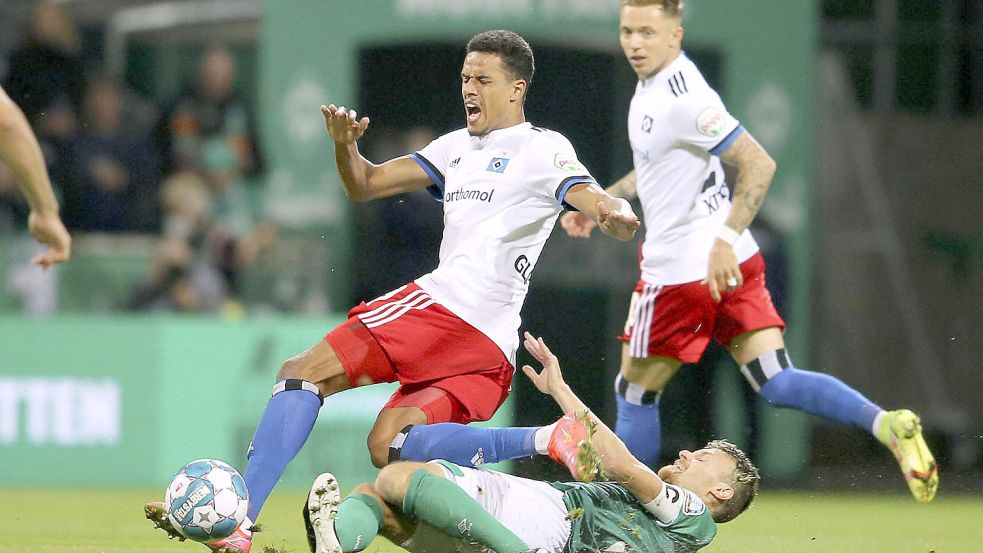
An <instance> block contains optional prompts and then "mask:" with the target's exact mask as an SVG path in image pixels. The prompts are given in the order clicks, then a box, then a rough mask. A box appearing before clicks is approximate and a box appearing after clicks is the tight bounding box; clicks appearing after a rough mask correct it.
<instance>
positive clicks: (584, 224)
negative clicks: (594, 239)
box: [560, 169, 638, 238]
mask: <svg viewBox="0 0 983 553" xmlns="http://www.w3.org/2000/svg"><path fill="white" fill-rule="evenodd" d="M636 182H637V179H636V178H635V170H634V169H632V170H631V171H630V172H629V173H628V174H627V175H625V176H623V177H621V178H620V179H618V181H617V182H615V183H614V184H612V185H611V186H609V187H607V188H605V189H604V192H606V193H607V194H608V195H609V196H612V197H614V198H622V199H624V200H626V201H631V200H633V199H635V198H636V197H638V188H637V186H636ZM560 225H561V226H562V227H563V230H565V231H566V233H567V235H569V236H572V237H574V238H590V234H591V231H593V230H594V228H596V227H597V221H595V220H594V219H592V218H591V217H588V216H587V215H585V214H584V213H582V212H580V211H568V212H567V213H564V214H563V216H562V217H560Z"/></svg>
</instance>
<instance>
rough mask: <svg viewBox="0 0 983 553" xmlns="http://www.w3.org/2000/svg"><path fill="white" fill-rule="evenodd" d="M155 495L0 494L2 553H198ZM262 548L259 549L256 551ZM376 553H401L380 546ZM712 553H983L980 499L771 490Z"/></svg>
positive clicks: (268, 511) (297, 522)
mask: <svg viewBox="0 0 983 553" xmlns="http://www.w3.org/2000/svg"><path fill="white" fill-rule="evenodd" d="M156 495H158V493H157V491H156V490H146V491H108V490H81V489H80V490H32V489H0V552H2V553H182V552H183V553H194V552H196V551H198V552H207V549H205V548H204V547H203V546H201V545H199V544H194V543H190V542H185V543H178V542H176V541H168V540H167V539H166V538H165V536H164V534H163V533H161V532H160V531H155V530H153V527H152V525H151V524H150V522H148V521H147V520H145V519H144V518H143V510H142V505H143V501H145V500H146V499H147V498H152V497H154V496H156ZM304 497H305V494H304V493H302V492H297V491H284V492H280V493H276V494H274V497H273V498H272V499H271V500H270V501H269V502H268V503H267V506H266V508H265V509H264V512H263V519H264V520H263V524H264V526H265V527H266V531H264V532H263V533H262V534H259V537H258V538H257V542H256V545H255V546H254V547H253V552H255V553H262V546H263V545H275V546H277V547H282V548H285V549H286V551H287V552H289V553H305V552H306V551H307V544H306V541H305V539H304V531H303V524H302V522H301V519H300V514H299V513H300V505H301V504H302V501H303V498H304ZM257 546H258V547H257ZM367 551H369V552H371V553H400V552H402V549H399V548H397V547H394V546H392V545H390V544H388V543H386V542H377V543H375V544H373V546H372V547H371V548H370V549H368V550H367ZM704 551H705V552H707V553H752V552H753V553H779V552H780V553H827V552H829V553H848V552H849V553H853V552H857V553H930V552H934V553H977V552H980V551H983V496H969V495H961V496H960V495H956V496H950V497H946V495H945V494H944V493H942V494H940V495H939V496H938V497H937V498H936V499H935V501H934V502H933V503H931V504H929V505H919V504H917V503H915V502H914V500H911V499H909V498H908V497H907V496H903V495H901V494H900V493H899V494H896V495H890V496H885V495H861V494H850V495H844V494H833V493H816V492H769V491H767V490H766V491H765V492H763V494H762V495H761V496H760V497H759V499H758V502H757V503H756V504H755V505H754V507H752V509H751V510H750V511H748V512H747V513H745V514H744V515H742V516H741V518H739V519H737V520H736V521H734V522H731V523H728V524H725V525H722V526H720V531H719V533H718V535H717V539H716V540H715V541H714V543H713V544H712V545H711V546H710V547H708V548H706V549H704Z"/></svg>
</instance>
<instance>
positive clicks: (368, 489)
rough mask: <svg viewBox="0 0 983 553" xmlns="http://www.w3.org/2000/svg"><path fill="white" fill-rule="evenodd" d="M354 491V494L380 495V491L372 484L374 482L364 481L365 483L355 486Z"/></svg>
mask: <svg viewBox="0 0 983 553" xmlns="http://www.w3.org/2000/svg"><path fill="white" fill-rule="evenodd" d="M352 493H353V494H356V493H361V494H365V495H371V496H373V497H374V496H378V495H379V492H378V491H376V489H375V486H374V485H372V484H369V483H367V482H363V483H361V484H359V485H357V486H355V489H353V490H352Z"/></svg>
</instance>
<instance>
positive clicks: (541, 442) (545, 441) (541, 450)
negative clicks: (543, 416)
mask: <svg viewBox="0 0 983 553" xmlns="http://www.w3.org/2000/svg"><path fill="white" fill-rule="evenodd" d="M555 428H556V423H555V422H554V423H553V424H548V425H546V426H543V427H540V429H539V430H536V435H535V436H534V438H533V439H534V440H535V445H536V453H538V454H540V455H546V454H548V453H549V446H550V437H551V436H552V435H553V429H555Z"/></svg>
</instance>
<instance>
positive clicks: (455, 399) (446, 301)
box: [147, 31, 639, 553]
mask: <svg viewBox="0 0 983 553" xmlns="http://www.w3.org/2000/svg"><path fill="white" fill-rule="evenodd" d="M533 71H534V60H533V54H532V50H531V49H530V47H529V45H528V44H527V43H526V41H525V40H523V39H522V37H520V36H519V35H517V34H515V33H512V32H509V31H489V32H486V33H481V34H479V35H477V36H475V37H474V38H472V39H471V41H470V42H469V43H468V48H467V56H466V58H465V60H464V66H463V68H462V70H461V79H462V83H461V94H462V100H463V104H464V110H465V115H466V121H467V126H466V128H464V129H461V130H458V131H454V132H452V133H449V134H447V135H444V136H441V137H440V138H438V139H436V140H434V141H433V143H431V144H430V145H428V146H427V147H425V148H424V149H423V150H421V151H420V152H417V153H415V154H411V155H408V156H404V157H400V158H397V159H393V160H389V161H387V162H385V163H382V164H380V165H376V164H373V163H371V162H369V161H368V160H366V159H365V158H364V157H362V155H361V154H360V153H359V151H358V146H357V144H356V141H357V140H358V139H359V138H360V137H361V136H362V134H363V133H364V132H365V131H366V129H367V127H368V124H369V120H368V118H367V117H363V118H361V119H359V118H358V116H357V114H356V113H355V110H350V109H346V108H345V107H343V106H342V107H337V106H335V105H334V104H332V105H329V106H321V111H322V113H323V115H324V120H325V126H326V128H327V131H328V134H329V135H330V136H331V138H332V139H333V140H334V143H335V160H336V162H337V165H338V172H339V174H340V176H341V180H342V183H343V185H344V187H345V192H346V194H348V196H349V197H351V198H352V199H354V200H357V201H366V200H371V199H374V198H383V197H386V196H392V195H394V194H399V193H403V192H409V191H412V190H419V189H422V188H428V189H429V190H430V191H431V192H432V193H433V195H434V197H435V198H436V199H437V200H438V201H441V202H443V204H444V237H443V241H442V243H441V247H440V263H439V265H438V267H437V269H436V270H434V271H433V272H431V273H429V274H427V275H424V276H423V277H421V278H419V279H417V280H416V281H415V282H413V283H410V284H407V285H406V286H403V287H401V288H399V289H397V290H394V291H392V292H390V293H388V294H385V295H383V296H382V297H379V298H376V299H375V300H372V301H370V302H368V303H362V304H361V305H359V306H357V307H355V308H353V309H352V310H351V311H350V312H349V319H348V320H347V321H346V322H345V323H343V324H342V325H340V326H339V327H338V328H336V329H334V330H333V331H331V332H330V333H328V335H327V336H325V339H324V340H322V341H320V342H318V343H317V344H315V345H314V346H312V347H311V348H309V349H308V350H306V351H304V352H303V353H301V354H299V355H297V356H295V357H293V358H291V359H289V360H288V361H286V362H285V363H284V364H283V367H282V368H281V369H280V372H279V374H278V375H277V382H276V385H275V386H274V387H273V397H272V398H271V399H270V401H269V403H268V404H267V406H266V410H265V411H264V413H263V416H262V418H261V419H260V422H259V425H258V426H257V428H256V433H255V435H254V437H253V441H252V442H251V443H250V446H249V451H248V453H247V458H248V459H249V461H248V464H247V466H246V470H245V473H244V478H245V481H246V485H247V487H248V488H249V512H248V515H247V521H246V522H245V523H244V524H243V525H242V527H241V528H239V529H237V531H236V533H235V534H233V536H231V537H230V538H227V539H225V540H221V541H219V542H215V543H212V544H210V545H209V547H211V548H212V550H214V551H221V552H222V553H233V552H242V553H248V550H249V549H250V547H251V545H252V541H251V535H250V533H249V528H250V527H251V525H252V522H253V521H255V520H256V519H257V517H258V516H259V512H260V509H261V508H262V505H263V503H264V502H265V500H266V498H267V497H268V495H269V493H270V492H271V491H272V489H273V486H274V485H275V484H276V481H277V480H278V479H279V478H280V476H281V475H282V474H283V471H284V470H285V469H286V466H287V464H288V463H289V462H290V460H292V459H293V457H294V456H295V455H296V454H297V452H298V451H299V450H300V448H301V447H302V446H303V444H304V442H305V441H306V439H307V437H308V436H309V435H310V432H311V429H312V427H313V425H314V421H315V419H316V418H317V414H318V411H319V409H320V407H321V405H322V403H323V399H324V397H325V396H328V395H331V394H334V393H337V392H341V391H343V390H347V389H349V388H354V387H357V386H365V385H370V384H375V383H379V382H394V381H399V383H400V384H401V386H400V388H399V389H398V390H397V391H396V393H395V394H394V395H393V396H392V398H390V400H389V402H388V403H387V404H386V406H385V407H384V408H383V409H382V412H381V413H379V417H378V419H377V420H376V422H375V425H374V426H373V428H372V431H371V432H370V434H369V437H368V446H369V452H370V454H371V456H372V462H373V463H374V464H375V465H377V466H380V467H381V466H383V465H385V464H386V463H387V462H388V461H389V457H390V446H391V445H392V443H393V440H394V438H395V437H396V436H397V433H399V432H400V431H401V430H404V429H406V428H407V427H411V428H413V429H414V431H413V432H412V433H402V434H400V437H399V439H398V445H401V446H406V447H407V448H409V449H407V450H406V451H407V452H412V451H413V447H414V444H415V443H420V444H422V445H420V446H415V447H416V452H417V453H416V454H418V455H420V456H421V457H426V458H427V459H432V458H440V457H443V456H444V455H443V451H442V449H443V448H445V447H448V442H447V441H444V440H439V439H432V438H433V436H432V434H437V435H439V436H444V435H446V434H447V432H448V429H447V428H446V427H439V426H438V427H437V428H436V430H435V431H434V432H428V431H427V426H428V425H429V424H432V423H441V422H454V423H468V422H471V421H476V420H487V419H488V418H490V417H491V416H492V414H493V413H494V412H495V410H496V409H498V407H499V405H501V404H502V402H503V401H504V400H505V397H506V395H507V394H508V392H509V390H510V387H511V381H512V374H513V372H514V369H513V364H514V358H515V357H514V356H515V350H516V348H517V346H518V327H519V311H520V309H521V307H522V302H523V299H524V298H525V295H526V291H527V289H528V283H529V277H530V274H531V272H532V270H533V267H535V264H536V262H537V260H538V259H539V254H540V252H541V251H542V249H543V245H544V244H545V242H546V239H547V238H548V237H549V235H550V232H551V231H552V229H553V226H554V224H555V223H556V219H557V217H558V216H559V215H560V213H561V212H562V210H563V208H564V206H570V207H574V208H577V209H580V210H581V211H583V212H584V213H585V214H586V215H587V216H589V217H591V218H592V219H594V220H596V221H597V222H598V224H599V225H601V228H602V229H603V230H604V231H605V232H607V233H608V234H610V235H612V236H614V237H615V238H618V239H620V240H628V239H630V238H631V237H632V236H634V234H635V231H636V229H637V228H638V226H639V221H638V218H637V217H635V215H634V214H633V213H632V212H631V206H630V204H629V203H628V202H627V201H625V200H623V199H620V198H614V197H612V196H610V195H608V194H607V193H606V192H604V191H603V190H601V188H600V187H599V186H598V185H597V183H596V182H595V181H594V178H593V177H591V175H590V173H588V172H587V170H586V169H585V168H584V167H583V166H582V165H581V164H580V163H579V162H578V161H577V156H576V154H575V153H574V150H573V147H572V146H571V145H570V142H569V141H567V140H566V139H565V138H564V137H563V136H561V135H560V134H558V133H555V132H552V131H548V130H545V129H541V128H537V127H534V126H532V125H531V124H529V123H527V122H526V121H525V114H524V111H523V103H524V101H525V98H526V93H527V91H528V88H529V84H530V83H531V81H532V76H533ZM456 427H457V425H455V426H453V427H452V428H451V429H450V431H452V432H456V431H457V430H456ZM147 508H148V516H150V517H151V518H154V519H155V520H159V517H158V516H157V513H158V512H159V510H160V507H159V506H158V505H148V507H147Z"/></svg>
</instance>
